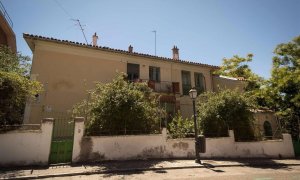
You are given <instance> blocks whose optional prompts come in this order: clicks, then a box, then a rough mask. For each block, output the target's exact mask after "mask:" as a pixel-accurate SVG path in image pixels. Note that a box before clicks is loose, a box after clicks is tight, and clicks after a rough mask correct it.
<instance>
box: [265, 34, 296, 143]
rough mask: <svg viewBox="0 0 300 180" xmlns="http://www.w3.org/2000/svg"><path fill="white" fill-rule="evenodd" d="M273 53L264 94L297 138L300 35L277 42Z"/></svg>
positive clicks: (294, 137)
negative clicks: (289, 40)
mask: <svg viewBox="0 0 300 180" xmlns="http://www.w3.org/2000/svg"><path fill="white" fill-rule="evenodd" d="M274 53H275V54H276V55H275V56H274V57H273V67H272V74H271V78H270V80H269V81H268V83H269V84H268V87H267V88H266V91H267V93H266V94H267V95H268V97H269V103H270V105H271V106H272V107H273V108H274V109H275V110H277V111H278V114H279V115H280V117H281V118H282V119H283V120H284V122H285V124H286V125H287V128H288V130H289V131H290V133H291V134H292V137H293V139H296V138H299V124H298V122H299V121H300V119H299V117H300V36H298V37H295V38H294V39H293V40H292V41H291V42H288V43H282V44H279V45H278V46H277V47H276V48H275V50H274Z"/></svg>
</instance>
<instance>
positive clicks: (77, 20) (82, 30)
mask: <svg viewBox="0 0 300 180" xmlns="http://www.w3.org/2000/svg"><path fill="white" fill-rule="evenodd" d="M72 20H73V21H76V22H77V23H78V25H79V27H80V30H81V32H82V34H83V37H84V39H85V42H86V44H89V43H88V41H87V40H86V37H85V34H84V29H83V28H82V25H81V23H80V21H79V19H72Z"/></svg>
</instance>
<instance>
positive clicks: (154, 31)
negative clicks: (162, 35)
mask: <svg viewBox="0 0 300 180" xmlns="http://www.w3.org/2000/svg"><path fill="white" fill-rule="evenodd" d="M152 32H153V33H154V54H155V56H156V30H153V31H152Z"/></svg>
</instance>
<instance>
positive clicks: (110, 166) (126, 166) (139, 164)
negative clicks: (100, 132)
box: [89, 160, 172, 177]
mask: <svg viewBox="0 0 300 180" xmlns="http://www.w3.org/2000/svg"><path fill="white" fill-rule="evenodd" d="M164 161H166V160H151V161H149V160H130V161H105V162H103V163H101V162H99V163H95V164H94V165H92V166H98V167H99V169H97V171H105V172H106V174H105V175H104V176H103V177H111V176H118V175H131V174H143V173H144V172H145V170H146V169H152V168H153V169H154V168H160V167H159V166H156V165H157V164H161V163H162V162H164ZM171 161H172V160H171ZM168 162H170V160H168ZM89 166H91V164H89ZM161 168H162V167H161ZM154 172H156V173H166V171H164V170H154Z"/></svg>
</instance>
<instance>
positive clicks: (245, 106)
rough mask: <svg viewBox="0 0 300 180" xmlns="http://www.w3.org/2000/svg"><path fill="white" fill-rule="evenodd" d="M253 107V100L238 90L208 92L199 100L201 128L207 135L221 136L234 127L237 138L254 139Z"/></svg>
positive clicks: (198, 110) (198, 108)
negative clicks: (251, 109)
mask: <svg viewBox="0 0 300 180" xmlns="http://www.w3.org/2000/svg"><path fill="white" fill-rule="evenodd" d="M251 107H252V104H251V101H250V100H249V99H248V98H247V97H245V96H244V95H242V94H240V93H238V92H236V91H231V90H224V91H221V92H219V93H215V92H206V93H204V94H202V95H200V97H199V98H198V101H197V113H198V121H199V125H200V130H201V131H202V132H203V134H204V135H205V136H207V137H219V136H224V135H227V134H228V133H227V132H228V129H233V130H234V133H235V138H236V140H253V139H254V138H255V137H254V129H253V120H254V118H253V114H252V112H251V111H250V108H251Z"/></svg>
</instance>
